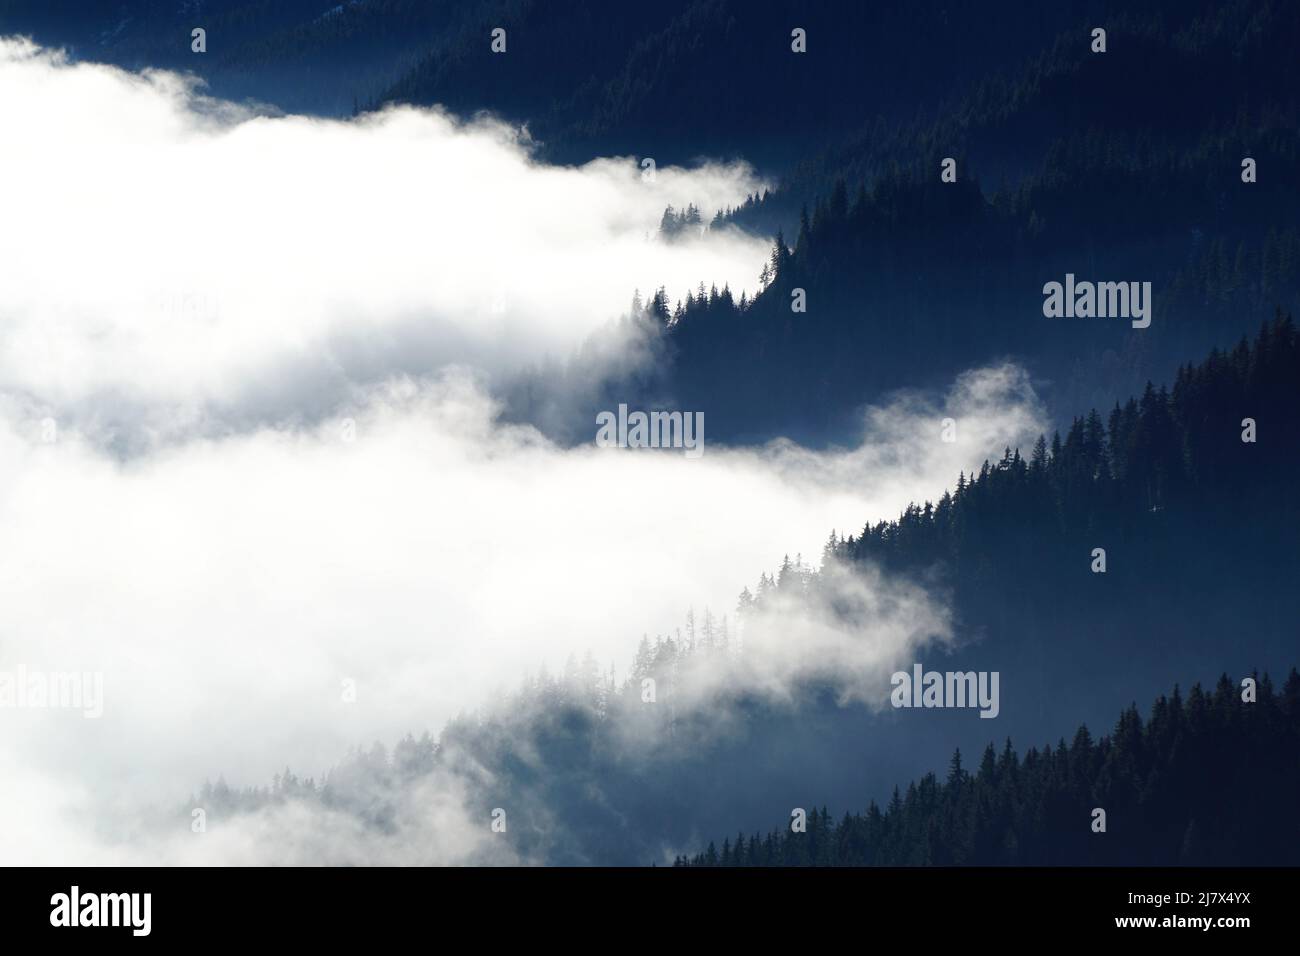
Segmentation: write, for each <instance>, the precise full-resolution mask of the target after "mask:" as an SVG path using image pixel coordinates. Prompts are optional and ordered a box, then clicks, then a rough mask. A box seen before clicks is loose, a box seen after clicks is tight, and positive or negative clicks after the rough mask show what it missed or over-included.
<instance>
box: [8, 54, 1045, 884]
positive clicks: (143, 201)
mask: <svg viewBox="0 0 1300 956" xmlns="http://www.w3.org/2000/svg"><path fill="white" fill-rule="evenodd" d="M0 130H2V131H3V134H4V137H5V142H6V154H5V169H4V178H3V180H2V181H0V191H3V196H2V197H0V206H2V207H3V208H4V210H5V221H4V228H3V229H0V262H4V263H5V268H4V270H3V271H0V542H2V543H3V546H2V547H0V671H12V670H14V669H16V668H18V667H20V666H22V667H26V668H29V669H33V670H43V671H46V672H63V671H76V672H97V673H98V672H102V674H103V679H104V701H103V716H102V717H101V718H99V719H97V720H87V719H84V718H83V717H82V716H81V715H80V713H78V712H76V711H73V710H66V709H22V708H9V709H4V710H0V722H3V726H4V730H5V733H4V734H3V735H0V776H3V778H4V779H5V781H6V786H5V787H4V788H3V794H2V795H0V846H2V847H4V848H5V853H6V858H7V861H10V862H42V863H56V862H57V863H112V862H159V861H160V862H214V861H216V862H255V861H261V862H267V861H276V862H286V861H287V862H339V861H341V860H340V858H338V857H334V856H329V855H328V854H327V853H326V849H325V848H327V847H328V846H329V845H331V844H330V841H329V840H326V839H321V840H318V841H317V842H315V843H312V844H311V847H312V848H313V849H312V850H311V852H310V853H309V852H307V851H306V850H305V849H304V847H306V846H307V842H306V837H305V834H307V833H309V832H310V833H315V834H317V835H318V836H319V835H321V834H326V835H328V834H334V835H335V836H336V837H337V841H336V845H339V846H342V845H345V844H346V845H347V846H349V847H350V848H351V849H350V850H349V852H348V853H347V854H346V857H347V860H348V861H351V862H379V861H381V860H384V859H388V860H392V861H394V862H415V861H416V860H415V859H414V858H413V856H412V855H411V854H410V853H409V852H407V851H406V850H405V849H403V848H404V847H407V846H409V845H411V844H410V843H409V842H407V841H404V840H403V838H402V837H400V836H394V837H393V838H391V839H388V840H387V841H386V842H385V841H384V840H379V841H375V840H371V839H369V838H367V839H364V840H363V839H362V838H361V835H359V834H358V833H355V832H352V831H350V830H349V828H350V827H352V826H353V823H352V822H351V821H350V820H348V819H346V818H342V817H332V816H328V815H327V816H325V817H320V816H314V817H308V818H304V817H302V816H301V815H300V814H299V813H298V811H297V810H295V809H294V808H292V807H286V808H282V809H281V810H278V811H276V812H275V814H274V815H273V818H270V819H268V818H267V817H266V816H265V815H259V816H258V817H257V818H255V819H253V820H250V821H249V822H248V826H246V827H243V828H240V829H238V830H228V831H226V833H227V836H226V837H223V838H222V839H219V840H218V839H213V840H209V841H207V842H199V843H195V842H194V841H193V840H191V834H190V833H189V830H188V827H186V826H184V823H186V822H187V821H182V827H181V829H180V830H179V832H178V833H177V832H172V831H165V832H160V831H158V830H157V829H156V828H155V829H148V828H146V829H144V830H141V829H140V828H139V826H138V825H135V824H133V823H132V821H138V820H139V819H140V817H139V815H138V813H137V811H138V809H139V808H140V807H142V806H145V805H147V804H150V803H154V802H158V801H161V802H162V803H164V804H169V803H170V802H171V801H173V800H174V799H177V798H180V797H181V796H183V795H184V794H185V793H188V792H190V791H192V790H193V789H194V788H195V787H197V786H198V784H199V783H200V782H202V781H203V780H204V779H206V778H210V777H215V776H216V775H218V774H224V775H225V776H226V778H227V779H229V780H231V781H232V782H237V783H257V782H262V781H265V780H266V779H268V778H269V777H270V776H271V774H273V773H274V772H276V771H278V770H281V769H283V767H284V766H285V765H286V764H289V765H291V766H292V767H294V768H295V770H298V771H299V772H305V773H319V772H320V771H322V770H324V769H325V768H327V767H329V766H331V765H333V764H335V763H336V762H337V761H338V759H339V758H340V755H341V754H343V753H344V752H345V751H346V750H347V749H348V748H350V747H354V746H359V745H365V744H367V743H368V742H370V741H372V740H375V739H382V740H388V741H391V740H394V739H396V738H398V737H399V736H400V735H401V734H404V733H406V732H408V731H412V730H414V731H419V730H421V729H424V728H429V729H431V730H433V731H435V732H436V731H437V730H438V729H439V728H440V727H441V725H442V723H443V722H444V721H446V720H447V719H449V718H451V717H454V716H455V715H456V714H457V713H458V712H460V711H462V710H466V709H469V708H473V707H477V706H481V705H483V704H484V703H491V702H492V701H495V700H503V699H505V691H506V689H508V688H511V687H513V686H514V685H515V684H516V682H517V681H518V680H519V679H520V678H521V677H522V676H523V675H524V674H526V673H527V672H529V671H531V670H533V669H535V668H537V667H538V666H540V665H546V666H549V667H551V668H559V667H561V666H562V665H563V661H564V659H565V658H566V657H567V656H568V655H569V654H574V653H576V654H582V653H583V652H584V651H587V650H590V651H592V652H593V653H594V654H595V655H596V657H597V658H598V659H599V660H601V661H602V662H616V663H623V662H626V661H628V660H629V659H630V657H631V655H632V653H633V651H634V649H635V647H636V644H637V641H638V640H639V638H640V637H641V635H642V634H645V633H649V634H655V633H657V632H667V631H668V630H670V629H671V628H673V627H674V626H675V625H676V623H677V622H678V621H680V619H681V615H682V614H683V612H684V611H685V610H686V609H687V608H688V607H692V606H693V607H696V608H704V607H706V606H707V607H711V608H713V609H714V612H715V613H717V614H721V613H725V612H727V611H729V610H731V608H733V607H734V602H735V600H736V595H737V592H738V591H739V589H740V587H741V586H742V585H744V584H746V583H749V584H752V583H753V581H754V580H755V579H756V578H757V576H758V574H759V573H760V572H762V571H771V570H773V569H774V567H775V565H776V564H777V563H779V561H780V558H781V555H782V554H785V553H790V554H794V553H796V552H802V553H803V554H804V555H805V556H806V557H809V558H812V557H815V556H817V555H819V554H820V550H821V546H822V544H823V542H824V541H825V538H826V536H827V534H828V533H829V532H830V530H832V529H838V530H840V531H844V532H848V531H855V530H857V529H858V528H860V526H861V525H862V523H863V522H864V521H866V520H868V519H877V518H882V517H889V516H892V515H893V514H896V513H897V511H898V510H899V509H901V508H902V507H903V506H904V505H905V504H906V503H908V502H909V501H911V500H913V499H917V498H924V497H927V496H930V497H933V496H935V495H937V494H939V493H940V492H941V491H942V489H943V487H944V486H945V485H947V484H950V483H951V481H952V477H953V476H954V475H955V474H956V472H957V470H958V469H959V468H966V469H971V468H973V467H977V466H978V463H979V462H980V461H981V460H982V459H983V458H984V457H985V456H987V455H988V454H990V452H991V450H992V452H994V453H996V451H997V450H1000V448H1001V447H1002V445H1004V444H1013V445H1014V444H1024V443H1026V442H1027V441H1028V440H1030V439H1031V438H1032V437H1033V435H1035V434H1036V433H1037V431H1038V430H1039V429H1040V428H1041V427H1042V419H1043V415H1042V410H1041V408H1040V407H1039V405H1038V402H1037V399H1036V397H1035V396H1034V394H1033V391H1032V389H1031V388H1029V386H1028V383H1027V381H1026V379H1025V377H1024V375H1023V373H1021V372H1019V371H1018V370H1016V369H1014V368H1010V367H1007V368H995V369H986V370H982V371H979V372H975V373H971V374H969V375H967V376H964V377H963V378H962V379H961V380H959V381H958V382H957V383H956V384H955V385H954V388H953V390H952V391H951V392H950V393H949V394H948V395H947V396H939V397H933V396H931V397H926V396H904V397H900V398H898V399H897V400H896V401H893V402H889V403H886V404H885V405H882V406H881V407H879V408H876V409H872V410H870V411H869V412H868V414H867V415H866V417H865V418H864V422H863V432H862V436H861V441H860V442H859V443H858V444H856V445H855V447H853V448H850V449H845V450H832V451H822V452H813V451H808V450H806V449H802V448H799V447H798V446H795V445H792V444H789V443H786V442H777V443H773V444H771V445H768V446H765V447H761V448H737V449H722V448H711V447H708V446H707V431H706V450H705V454H704V455H703V457H702V458H700V459H698V460H690V459H687V458H685V457H684V456H683V455H681V454H680V453H673V452H662V453H661V452H654V451H648V450H634V449H606V448H597V447H595V446H594V444H582V445H578V446H576V447H563V446H560V445H557V444H555V443H554V442H552V441H550V440H549V439H547V438H546V437H545V436H544V435H542V434H541V433H540V432H538V431H537V430H535V429H533V428H531V427H527V426H521V425H511V424H507V423H506V422H504V421H503V419H502V418H501V417H500V415H499V412H500V405H499V402H498V399H497V397H495V396H494V394H493V393H492V391H491V383H492V381H493V375H494V373H498V372H501V371H502V370H508V369H510V368H514V367H517V366H519V365H521V364H528V363H531V362H533V361H535V360H536V359H537V357H538V356H540V355H543V354H545V353H548V352H555V353H561V354H562V353H564V352H565V351H567V350H570V349H572V348H574V347H576V346H577V344H578V343H580V342H582V341H584V340H585V339H586V338H587V337H588V336H589V335H590V334H591V333H592V332H593V331H594V330H595V329H598V328H601V327H602V326H603V325H604V324H605V323H607V322H608V321H609V320H610V319H612V318H614V317H616V316H617V315H618V314H619V313H620V312H621V311H622V310H623V308H624V306H625V303H626V302H627V301H628V298H629V296H630V292H631V290H632V289H633V288H635V287H640V288H641V289H642V290H643V291H644V290H647V289H650V288H652V287H654V286H657V285H660V284H664V285H667V286H668V288H669V290H670V291H671V290H673V289H676V288H682V289H685V288H687V287H691V286H694V285H695V284H696V283H697V282H698V281H699V280H700V279H701V278H703V279H706V280H707V281H710V282H712V281H716V282H718V283H719V284H721V283H722V282H724V281H725V282H730V283H731V286H732V288H733V290H736V291H737V292H739V290H740V289H742V288H747V287H749V286H748V285H747V279H748V278H749V277H750V276H755V275H756V274H757V269H758V267H759V266H760V264H761V262H762V260H763V258H764V255H765V253H766V243H765V242H761V241H759V240H755V239H752V238H748V237H744V236H741V235H737V234H727V235H710V236H708V237H706V238H704V239H702V240H700V241H697V242H690V243H685V244H682V243H677V244H671V245H663V244H660V243H658V242H656V241H654V239H653V237H652V231H653V229H654V226H655V224H656V223H657V221H658V217H659V215H660V214H661V213H662V210H663V207H664V206H665V205H667V204H669V203H671V204H673V205H675V206H682V205H685V204H686V203H687V202H694V203H696V204H697V205H701V206H703V207H704V208H706V209H712V208H715V207H717V206H721V205H725V204H730V203H734V202H735V201H737V200H738V199H739V198H741V197H742V196H743V194H744V193H745V192H746V191H749V190H752V189H753V188H755V186H756V183H755V180H754V178H753V175H752V173H751V172H750V171H749V170H748V169H747V168H745V167H743V166H734V165H733V166H726V167H720V166H705V167H701V168H698V169H693V170H669V169H661V170H659V171H658V175H657V177H656V180H655V181H654V182H653V183H647V182H644V181H643V180H642V178H641V170H640V168H639V167H638V166H637V164H636V163H635V161H633V160H631V159H611V160H600V161H596V162H593V163H589V164H587V165H585V166H583V167H581V168H570V167H564V168H555V167H547V166H543V165H540V164H538V163H536V162H535V161H533V160H532V158H531V157H530V155H529V151H528V147H527V144H526V142H525V141H524V140H523V139H522V138H521V137H520V135H519V134H518V133H517V132H515V131H512V130H510V129H507V128H505V127H503V126H501V125H499V124H495V123H492V122H490V121H480V122H473V123H465V122H462V121H460V120H457V119H456V118H454V117H451V116H448V115H446V114H443V113H440V112H437V111H427V110H420V111H417V110H409V109H399V110H392V111H388V112H385V113H383V114H380V115H377V116H372V117H367V118H364V119H362V120H358V121H353V122H335V121H321V120H316V119H309V118H304V117H292V116H288V117H267V116H262V115H254V114H252V113H250V112H249V111H247V110H245V109H243V108H240V107H238V106H232V105H230V104H223V103H219V102H214V101H211V100H207V99H204V98H203V97H202V96H201V95H200V93H199V92H198V91H197V90H196V89H195V88H194V87H193V86H192V85H191V84H190V83H188V82H187V81H185V80H183V79H181V78H178V77H176V76H174V75H171V74H164V73H150V74H145V75H141V76H137V75H131V74H128V73H124V72H122V71H119V70H115V69H110V68H107V67H100V66H95V65H87V64H77V65H73V64H69V63H67V62H65V61H64V60H63V59H61V58H60V57H59V56H58V55H56V54H52V53H49V52H48V51H43V50H39V49H37V48H35V47H33V46H32V45H31V44H29V43H25V42H22V41H14V40H0ZM616 352H617V350H613V352H612V353H611V354H612V357H613V358H617V355H616V354H614V353H616ZM949 416H950V417H953V418H955V419H956V420H957V422H958V429H957V441H956V442H954V443H945V442H943V441H941V440H940V420H941V419H942V418H943V417H949ZM591 430H592V435H593V436H594V433H595V423H594V422H592V423H591ZM846 587H849V590H848V591H846V592H845V593H846V596H847V597H848V598H850V599H851V602H852V603H853V606H854V607H858V608H860V609H861V611H862V616H861V620H862V627H861V628H859V629H852V628H850V629H848V630H845V629H844V627H843V623H842V622H839V623H837V624H836V625H835V626H831V625H829V624H828V623H827V622H826V621H820V622H819V621H812V622H811V625H812V626H814V627H816V628H817V629H816V630H810V631H809V640H810V641H812V642H814V643H813V644H812V645H809V646H815V648H816V650H817V652H818V655H819V659H820V660H821V661H822V662H825V661H826V660H830V661H832V662H833V663H834V664H835V665H836V666H833V667H832V668H830V670H831V672H832V673H834V674H838V675H839V679H840V680H841V681H842V682H843V686H842V688H841V690H842V692H843V693H844V696H845V697H846V698H853V697H854V696H855V690H854V688H855V687H856V686H857V685H858V683H859V682H861V681H863V680H866V679H868V677H869V676H870V675H872V674H874V672H875V669H877V666H878V665H879V663H880V662H881V661H883V660H885V659H886V658H887V657H888V656H889V653H890V650H891V649H895V650H897V649H901V648H904V647H906V646H908V645H909V644H911V643H915V642H918V641H924V640H929V639H943V638H944V635H945V633H946V627H947V621H946V616H945V614H944V612H943V608H942V606H941V602H937V601H936V600H935V599H934V598H933V596H930V595H926V594H925V593H923V592H919V591H906V592H903V591H895V592H891V593H884V591H883V588H882V585H881V584H880V582H875V581H872V580H871V579H869V578H864V579H857V580H854V581H852V582H849V583H848V584H846ZM882 621H884V622H885V626H881V622H882ZM787 624H788V622H787ZM763 648H764V641H762V640H760V639H759V635H758V634H757V632H756V633H755V641H754V656H752V657H751V658H749V663H748V664H747V665H746V667H747V668H748V672H747V675H746V676H745V680H746V682H748V683H749V684H750V685H752V686H753V687H754V688H755V689H756V690H757V691H759V692H762V693H765V694H770V695H772V696H774V697H780V696H782V695H787V696H788V695H789V693H790V687H791V685H792V682H795V681H797V680H799V679H803V678H804V677H807V676H809V671H808V670H807V669H806V667H805V662H806V657H800V656H798V655H795V656H793V657H791V656H789V654H790V650H789V649H790V645H789V644H788V643H782V642H781V641H779V640H773V641H771V642H770V646H769V647H768V648H767V650H764V649H763ZM838 665H844V666H838ZM818 666H819V667H820V666H822V665H820V664H819V665H818ZM350 691H354V692H355V696H354V699H352V698H350V697H349V693H350ZM410 799H411V800H412V801H414V802H413V803H412V804H411V805H410V806H409V807H408V808H407V809H406V810H401V809H399V810H398V811H396V812H397V813H398V815H399V817H400V816H401V814H402V813H407V811H408V810H409V813H408V816H410V817H411V820H410V823H409V826H407V827H406V830H408V831H410V832H408V834H407V835H408V836H409V835H410V833H412V832H413V833H420V834H425V830H428V833H427V834H425V835H424V836H421V838H420V841H419V845H420V846H422V847H425V848H426V850H427V852H428V853H430V854H432V860H433V861H439V862H461V861H464V860H466V859H471V858H472V859H489V860H491V861H494V862H500V861H503V860H504V858H498V857H497V856H494V855H493V854H497V853H499V852H501V851H499V850H497V849H492V850H488V851H485V850H484V847H483V845H482V844H481V842H480V839H481V836H482V833H481V830H482V828H483V824H481V823H480V822H479V821H480V820H481V813H480V810H479V809H478V808H468V807H467V806H466V805H465V801H466V799H467V797H466V794H465V793H464V792H463V791H462V790H461V789H460V785H459V783H458V781H456V780H451V781H445V782H440V783H439V785H437V786H435V787H433V789H432V792H430V793H425V792H421V793H420V794H414V795H411V797H410ZM422 807H423V808H425V810H426V811H427V812H424V811H421V810H420V808H422ZM430 807H432V809H429V808H430ZM416 817H418V819H416ZM410 827H416V828H417V829H416V830H413V831H411V830H410ZM476 827H478V828H479V829H475V828H476ZM401 829H402V828H399V832H400V831H401ZM350 832H352V837H349V836H348V834H349V833H350ZM211 835H215V831H214V834H211ZM271 835H277V836H278V838H277V839H274V840H273V839H271ZM426 837H427V838H426ZM485 853H486V854H487V855H486V856H484V854H485ZM312 854H317V855H316V856H315V858H311V857H312ZM420 861H421V862H429V861H430V859H429V858H422V859H421V860H420Z"/></svg>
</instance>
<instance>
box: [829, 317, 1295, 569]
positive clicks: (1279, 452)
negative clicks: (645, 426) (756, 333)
mask: <svg viewBox="0 0 1300 956" xmlns="http://www.w3.org/2000/svg"><path fill="white" fill-rule="evenodd" d="M1248 420H1249V421H1248ZM958 427H960V423H958ZM1247 437H1249V438H1252V439H1253V440H1251V441H1247V440H1245V438H1247ZM1298 461H1300V339H1298V338H1297V335H1296V327H1295V323H1294V321H1293V320H1292V319H1291V317H1290V316H1286V317H1283V316H1282V315H1280V314H1279V315H1278V316H1277V317H1276V318H1275V319H1274V320H1273V321H1272V322H1270V323H1267V324H1266V325H1265V326H1264V327H1263V328H1262V329H1261V331H1260V332H1259V334H1258V335H1257V336H1256V338H1255V339H1254V341H1253V342H1250V341H1247V340H1245V339H1243V340H1242V341H1241V342H1240V343H1239V344H1238V345H1237V346H1236V348H1234V349H1232V350H1231V351H1228V352H1219V351H1217V350H1216V351H1214V352H1212V353H1211V354H1210V356H1209V358H1207V359H1206V360H1205V361H1204V362H1202V363H1201V364H1199V365H1195V366H1184V367H1183V368H1181V369H1180V370H1179V372H1178V375H1177V378H1176V380H1175V382H1174V387H1173V389H1172V391H1171V390H1168V389H1166V388H1165V387H1163V386H1162V387H1161V388H1159V389H1157V388H1155V387H1154V386H1153V385H1151V384H1150V383H1148V385H1147V387H1146V390H1145V391H1144V393H1143V395H1142V397H1141V398H1140V399H1135V398H1130V399H1129V400H1128V401H1127V402H1125V403H1124V404H1123V405H1121V404H1119V403H1116V405H1115V406H1114V408H1113V409H1111V411H1110V413H1109V414H1108V415H1106V416H1105V417H1103V416H1102V415H1101V414H1100V413H1099V412H1098V411H1097V410H1096V409H1093V410H1092V411H1091V412H1089V413H1088V414H1087V415H1086V416H1082V417H1076V418H1075V419H1074V421H1073V423H1072V424H1071V426H1070V428H1069V429H1068V431H1067V432H1066V434H1065V437H1064V438H1062V437H1061V435H1060V433H1059V432H1058V433H1056V434H1054V435H1053V436H1052V438H1051V441H1050V442H1048V440H1047V439H1046V438H1045V436H1041V435H1040V436H1039V438H1038V440H1037V442H1036V443H1035V445H1034V447H1033V449H1032V451H1031V452H1030V453H1029V455H1028V457H1024V456H1022V455H1021V453H1020V450H1019V449H1016V450H1015V451H1012V450H1011V449H1009V448H1008V449H1007V450H1006V451H1005V453H1004V454H1003V457H1002V459H1001V460H1000V461H998V462H996V463H990V462H988V461H985V462H984V464H983V466H982V467H981V468H980V471H979V473H978V474H977V475H972V476H970V477H969V479H968V478H967V476H966V475H964V474H963V475H960V476H959V477H958V480H957V486H956V488H955V490H954V491H953V492H945V493H944V495H943V496H942V497H941V498H940V499H939V501H938V503H937V504H932V503H931V502H928V501H927V502H925V503H924V504H921V505H916V504H914V505H912V506H910V507H909V508H908V509H907V510H906V511H905V512H904V513H903V514H902V515H901V516H900V517H899V518H898V519H897V520H893V521H881V522H878V523H876V524H872V525H868V526H867V527H865V528H864V529H863V531H862V533H861V535H859V536H857V537H853V536H850V537H848V538H846V539H844V540H843V541H841V542H838V543H837V544H836V545H835V546H834V549H833V550H834V552H835V553H836V554H837V555H839V556H841V557H845V558H847V559H850V560H859V561H860V560H869V561H875V562H880V563H882V564H884V565H885V566H887V567H891V568H904V569H906V568H915V567H920V566H926V565H929V564H932V563H934V562H939V561H942V562H948V563H951V564H952V565H953V566H954V567H956V568H959V569H961V572H962V574H961V576H962V578H963V583H964V584H966V585H969V586H971V587H976V586H978V583H979V579H980V577H981V576H983V575H986V574H989V573H992V564H999V565H1004V566H1005V565H1007V564H1011V565H1014V566H1016V567H1018V568H1019V567H1023V566H1025V565H1026V564H1027V563H1029V562H1041V558H1042V556H1043V554H1044V553H1045V552H1052V551H1054V549H1055V546H1056V545H1057V544H1064V545H1065V546H1067V547H1074V545H1075V542H1076V541H1077V540H1079V538H1080V536H1084V537H1088V536H1091V539H1092V540H1093V541H1095V542H1097V543H1099V544H1100V543H1102V542H1106V541H1114V542H1118V541H1120V540H1125V541H1127V540H1129V539H1131V538H1133V537H1134V536H1141V535H1144V534H1147V533H1149V532H1151V531H1152V530H1155V529H1161V530H1163V531H1169V530H1170V529H1176V528H1180V527H1186V526H1187V525H1188V523H1189V522H1194V523H1195V524H1197V525H1199V526H1200V527H1201V528H1202V529H1203V530H1207V529H1209V528H1220V527H1221V526H1224V527H1228V528H1230V527H1232V526H1233V525H1235V524H1237V523H1238V522H1239V519H1240V518H1241V516H1243V515H1244V514H1247V513H1249V512H1252V511H1256V510H1258V509H1259V508H1261V507H1264V508H1267V509H1268V512H1269V521H1268V524H1269V525H1270V526H1271V527H1272V528H1274V529H1277V530H1278V531H1279V532H1280V533H1286V532H1287V530H1289V529H1293V528H1294V527H1295V526H1296V524H1297V520H1298V518H1300V506H1298V505H1297V501H1296V497H1295V494H1294V475H1295V466H1296V464H1297V462H1298ZM1257 532H1258V529H1256V533H1257ZM1225 533H1226V532H1225ZM1268 537H1269V539H1270V540H1271V536H1268ZM1030 539H1032V540H1033V542H1034V548H1033V549H1032V550H1029V549H1028V545H1029V541H1030ZM1016 544H1019V545H1022V546H1023V547H1022V548H1015V547H1008V545H1016ZM1261 544H1262V541H1261ZM994 553H996V557H994V558H993V559H992V564H990V562H989V561H987V560H981V559H983V558H985V557H986V556H988V555H993V554H994ZM1189 560H1190V557H1189Z"/></svg>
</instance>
